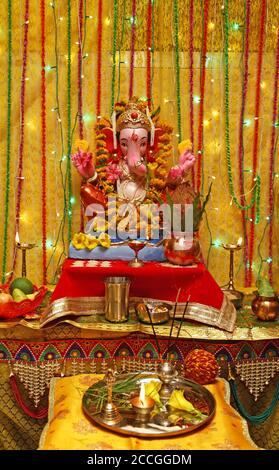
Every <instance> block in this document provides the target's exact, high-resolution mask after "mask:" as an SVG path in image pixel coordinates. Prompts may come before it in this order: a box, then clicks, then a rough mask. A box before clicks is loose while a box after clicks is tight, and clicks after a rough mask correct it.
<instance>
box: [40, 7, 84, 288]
mask: <svg viewBox="0 0 279 470" xmlns="http://www.w3.org/2000/svg"><path fill="white" fill-rule="evenodd" d="M51 8H52V11H53V22H54V54H55V65H54V66H53V69H54V70H55V99H56V103H55V108H54V110H55V111H56V114H57V126H58V129H59V134H60V146H61V157H60V158H59V173H60V177H61V186H62V189H63V203H64V207H63V216H62V217H61V220H60V223H59V225H58V228H57V234H56V237H55V241H54V242H53V243H52V250H51V255H50V256H49V259H48V264H47V270H48V269H49V267H50V266H51V265H52V262H53V260H54V258H55V256H56V255H57V253H58V257H57V259H55V264H56V268H55V271H54V274H53V278H52V279H51V281H50V282H51V283H56V282H57V277H58V273H59V270H60V265H61V261H62V260H63V258H64V257H65V256H67V249H66V241H65V233H64V232H65V225H66V219H67V215H68V214H67V207H68V201H67V168H66V175H65V171H64V161H65V160H66V159H67V156H66V155H65V138H64V130H63V125H62V114H61V110H60V96H59V82H60V80H59V55H58V27H57V14H56V1H55V0H52V3H51ZM84 24H85V26H86V22H85V23H84ZM85 29H86V28H84V30H85ZM77 122H78V113H76V117H75V122H74V125H73V129H72V132H71V133H70V146H71V145H72V139H73V134H74V131H75V128H76V125H77ZM68 132H69V131H68ZM60 241H61V243H59V242H60Z"/></svg>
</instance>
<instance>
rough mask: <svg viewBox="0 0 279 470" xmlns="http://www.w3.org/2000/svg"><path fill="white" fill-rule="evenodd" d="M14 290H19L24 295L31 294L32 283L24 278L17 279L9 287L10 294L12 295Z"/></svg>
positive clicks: (32, 290) (32, 289)
mask: <svg viewBox="0 0 279 470" xmlns="http://www.w3.org/2000/svg"><path fill="white" fill-rule="evenodd" d="M14 289H19V290H20V291H21V292H23V293H24V294H26V295H27V294H33V292H34V286H33V283H32V282H31V281H30V280H29V279H27V278H26V277H17V278H16V279H14V280H13V282H12V283H11V285H10V293H11V294H12V295H13V291H14Z"/></svg>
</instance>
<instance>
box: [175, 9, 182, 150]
mask: <svg viewBox="0 0 279 470" xmlns="http://www.w3.org/2000/svg"><path fill="white" fill-rule="evenodd" d="M173 22H174V41H175V77H176V80H175V84H176V108H177V130H178V142H181V140H182V128H181V95H180V65H179V39H178V34H179V19H178V0H174V2H173Z"/></svg>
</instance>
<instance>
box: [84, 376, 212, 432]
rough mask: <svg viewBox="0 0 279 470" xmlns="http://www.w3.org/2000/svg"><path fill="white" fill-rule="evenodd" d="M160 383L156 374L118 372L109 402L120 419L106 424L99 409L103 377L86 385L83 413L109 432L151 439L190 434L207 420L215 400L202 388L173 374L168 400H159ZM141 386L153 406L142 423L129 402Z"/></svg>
mask: <svg viewBox="0 0 279 470" xmlns="http://www.w3.org/2000/svg"><path fill="white" fill-rule="evenodd" d="M162 385H164V384H162V381H161V379H160V375H159V374H157V373H150V372H146V373H145V372H141V373H137V374H132V373H129V374H121V375H118V376H117V378H116V381H115V382H114V384H113V387H112V390H113V393H112V402H113V406H115V408H117V413H118V416H120V417H121V418H120V420H118V422H117V424H114V423H113V424H111V423H110V424H108V423H107V422H106V420H105V419H104V412H103V411H102V410H104V405H105V403H107V382H106V380H105V379H103V380H101V381H99V382H97V383H95V384H93V385H92V386H91V387H89V388H88V389H87V391H86V392H85V394H84V395H83V399H82V407H83V412H84V413H85V415H86V416H87V418H89V420H90V421H92V422H93V423H94V424H97V425H99V426H101V427H104V428H106V429H108V430H110V431H113V432H116V433H118V434H123V435H129V436H133V437H144V438H153V439H154V438H164V437H171V436H177V435H181V434H187V433H192V432H194V431H196V430H198V429H200V428H201V427H203V426H206V425H207V424H208V423H209V422H210V421H211V419H212V418H213V416H214V413H215V408H216V402H215V399H214V397H213V395H212V394H211V393H210V392H209V391H208V390H207V389H206V388H205V387H203V386H202V385H199V384H197V383H196V382H193V381H191V380H188V379H186V378H184V377H180V376H177V377H175V379H174V380H172V383H171V387H172V395H171V397H170V399H169V400H168V401H166V400H164V401H162V402H161V401H160V400H161V399H160V395H159V393H160V387H161V386H162ZM142 387H144V388H145V389H146V390H149V393H150V391H151V394H150V397H153V398H154V399H155V400H154V405H155V406H154V408H153V409H152V411H151V412H150V416H149V418H148V420H147V421H145V422H144V423H142V422H140V421H139V420H138V419H137V409H135V407H134V406H133V405H132V403H133V402H134V399H135V398H136V399H137V398H138V395H139V393H140V389H141V388H142ZM152 387H154V390H153V392H152ZM173 392H175V393H173ZM158 397H159V398H158ZM152 401H153V400H152ZM175 407H178V408H175ZM179 407H180V409H179ZM185 407H186V408H185Z"/></svg>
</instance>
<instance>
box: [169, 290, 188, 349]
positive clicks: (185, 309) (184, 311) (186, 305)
mask: <svg viewBox="0 0 279 470" xmlns="http://www.w3.org/2000/svg"><path fill="white" fill-rule="evenodd" d="M190 298H191V294H189V295H188V299H187V301H186V304H185V307H184V310H183V314H182V318H181V321H180V325H179V328H178V332H177V336H176V341H177V340H178V337H179V334H180V330H181V326H182V322H183V320H184V317H185V315H186V312H187V308H188V304H189V301H190ZM173 344H174V343H173Z"/></svg>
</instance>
